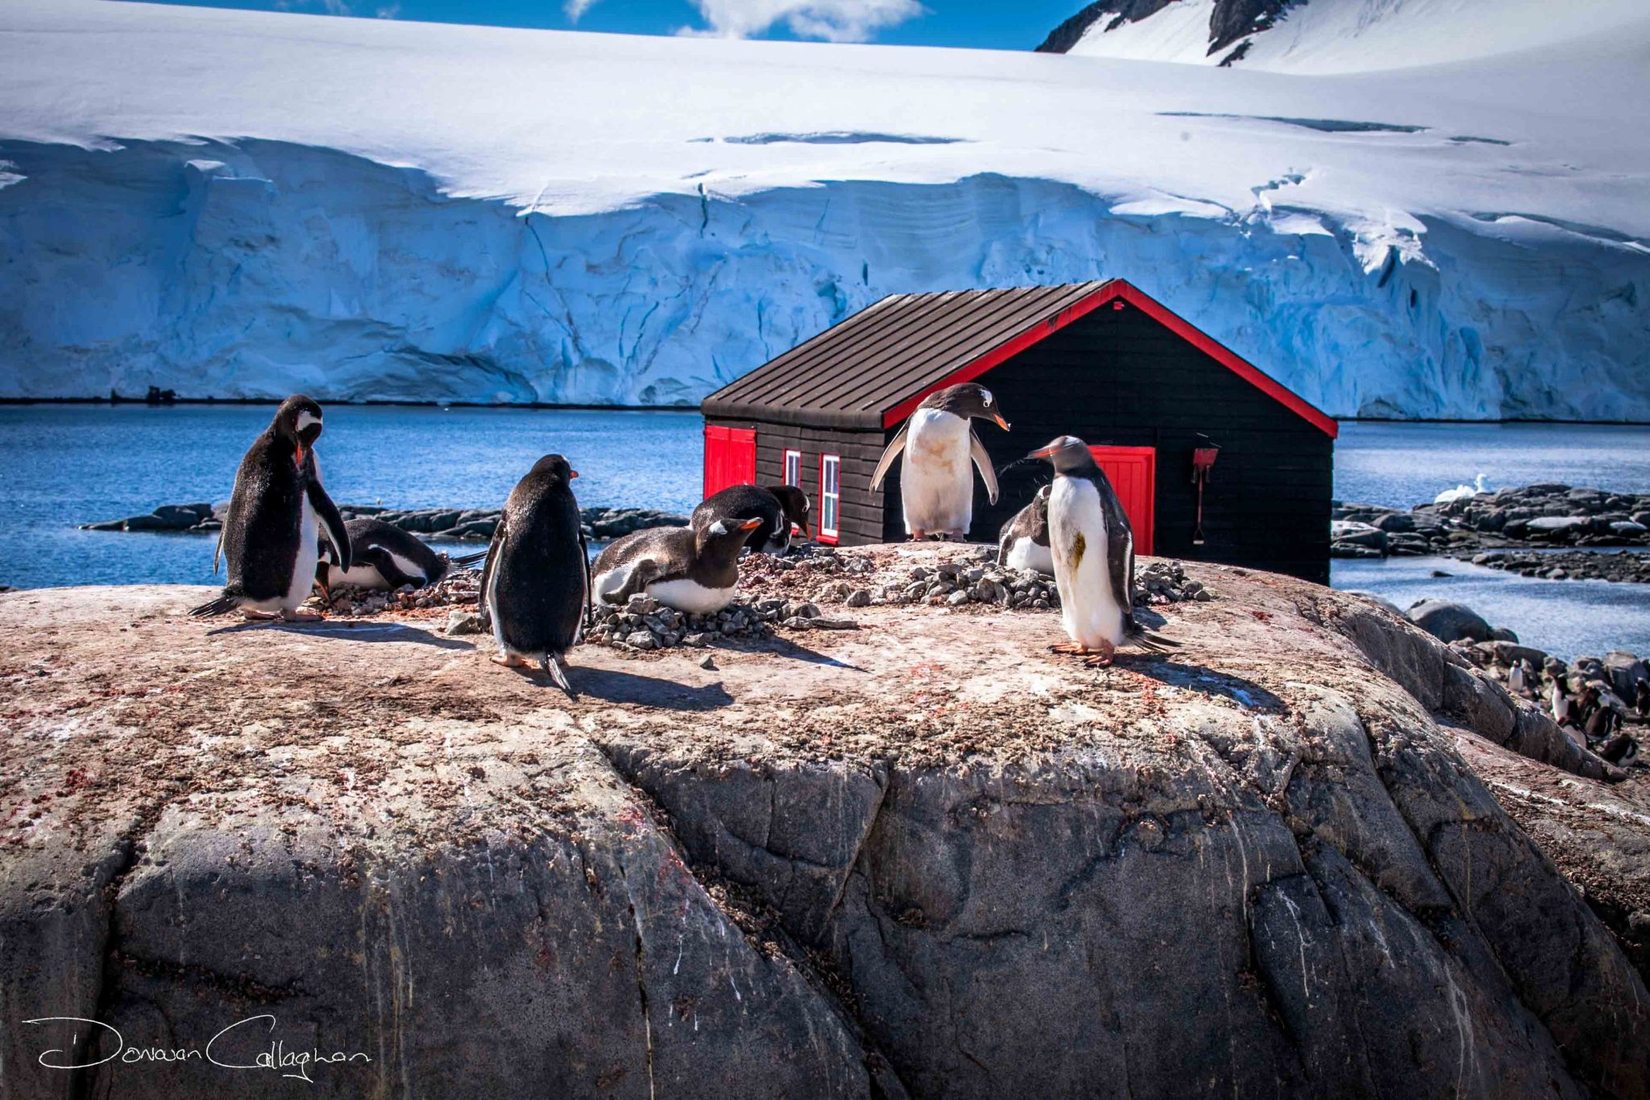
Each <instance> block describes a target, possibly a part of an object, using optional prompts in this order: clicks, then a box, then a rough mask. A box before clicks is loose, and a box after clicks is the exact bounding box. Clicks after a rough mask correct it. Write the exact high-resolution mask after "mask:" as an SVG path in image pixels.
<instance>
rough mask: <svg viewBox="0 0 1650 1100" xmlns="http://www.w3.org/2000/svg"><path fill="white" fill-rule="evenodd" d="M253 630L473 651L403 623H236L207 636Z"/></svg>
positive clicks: (450, 640)
mask: <svg viewBox="0 0 1650 1100" xmlns="http://www.w3.org/2000/svg"><path fill="white" fill-rule="evenodd" d="M250 630H279V631H282V632H284V633H288V634H302V635H303V636H304V637H306V638H336V639H338V640H339V641H346V642H413V643H415V644H417V645H431V646H435V647H436V648H437V649H474V648H475V646H473V645H471V644H470V643H469V642H460V641H456V640H454V639H452V638H442V637H438V636H437V635H434V634H431V633H430V632H429V631H427V630H418V629H416V628H414V627H410V626H404V625H402V624H401V623H371V622H359V623H350V622H318V623H283V622H249V623H237V624H235V625H234V626H224V627H219V628H218V629H217V630H214V631H211V632H210V633H208V635H207V636H208V637H216V636H217V635H219V634H240V633H244V632H246V631H250Z"/></svg>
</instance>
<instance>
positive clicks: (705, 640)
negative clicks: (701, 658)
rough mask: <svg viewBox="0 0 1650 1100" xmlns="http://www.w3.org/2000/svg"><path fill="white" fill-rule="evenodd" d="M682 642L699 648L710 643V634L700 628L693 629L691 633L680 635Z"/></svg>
mask: <svg viewBox="0 0 1650 1100" xmlns="http://www.w3.org/2000/svg"><path fill="white" fill-rule="evenodd" d="M682 644H683V645H690V646H692V647H693V648H695V649H701V648H703V647H704V646H707V645H709V644H710V635H708V634H706V633H705V632H704V631H702V630H697V631H694V632H693V633H692V634H684V635H682Z"/></svg>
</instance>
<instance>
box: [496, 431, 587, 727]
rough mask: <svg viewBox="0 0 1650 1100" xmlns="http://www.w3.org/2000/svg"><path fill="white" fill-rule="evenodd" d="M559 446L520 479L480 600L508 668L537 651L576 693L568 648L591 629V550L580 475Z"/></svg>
mask: <svg viewBox="0 0 1650 1100" xmlns="http://www.w3.org/2000/svg"><path fill="white" fill-rule="evenodd" d="M578 476H579V472H578V471H577V470H575V469H573V468H572V467H570V466H569V465H568V464H567V459H565V458H563V457H562V456H561V455H559V454H551V455H545V456H544V457H543V458H541V459H539V460H538V461H537V462H535V463H534V464H533V468H532V469H531V470H530V471H528V473H527V476H526V477H524V478H522V479H521V480H520V481H518V482H516V487H515V488H514V489H511V490H510V496H509V499H507V500H506V501H505V503H504V512H503V514H502V515H501V516H500V517H499V521H498V526H497V527H495V528H494V529H493V541H492V542H491V544H489V545H488V547H487V564H486V565H484V566H483V567H482V570H481V608H482V611H483V613H484V614H485V615H486V616H487V617H488V618H489V619H490V620H491V622H492V626H493V640H494V641H496V642H497V643H498V656H496V657H494V658H493V660H494V661H495V662H497V663H498V664H501V665H504V666H505V667H507V668H520V667H522V666H524V665H526V664H527V663H528V660H529V659H531V660H533V661H536V662H537V663H538V665H539V667H541V668H542V669H544V673H545V675H546V676H549V677H550V679H551V680H553V681H554V682H555V684H556V686H557V687H559V688H561V689H562V691H564V692H566V693H567V697H568V698H569V699H572V698H576V696H575V694H574V691H573V687H572V685H571V684H569V683H568V682H567V673H566V670H565V667H564V666H565V665H566V662H567V651H568V650H570V649H572V648H573V647H574V646H575V645H577V644H578V643H579V641H580V639H581V638H583V636H584V625H585V616H586V613H587V609H588V608H589V605H590V555H589V552H588V549H587V546H586V544H585V541H584V528H583V527H582V526H581V525H580V523H579V502H578V501H577V500H575V499H574V497H573V486H572V482H573V479H574V478H576V477H578Z"/></svg>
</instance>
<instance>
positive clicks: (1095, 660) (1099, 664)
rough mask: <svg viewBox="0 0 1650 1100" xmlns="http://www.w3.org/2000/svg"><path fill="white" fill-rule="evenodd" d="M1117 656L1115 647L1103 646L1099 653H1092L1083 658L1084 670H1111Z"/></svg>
mask: <svg viewBox="0 0 1650 1100" xmlns="http://www.w3.org/2000/svg"><path fill="white" fill-rule="evenodd" d="M1116 656H1117V649H1116V647H1115V646H1110V645H1107V646H1102V647H1101V648H1100V650H1099V652H1097V653H1090V654H1089V655H1088V656H1086V657H1084V658H1083V667H1084V668H1109V667H1111V663H1112V660H1113V658H1115V657H1116Z"/></svg>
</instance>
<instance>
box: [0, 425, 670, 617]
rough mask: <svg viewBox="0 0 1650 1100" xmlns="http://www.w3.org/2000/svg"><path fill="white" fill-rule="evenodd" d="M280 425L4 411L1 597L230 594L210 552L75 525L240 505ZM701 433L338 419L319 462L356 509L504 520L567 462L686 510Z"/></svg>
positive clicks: (627, 492)
mask: <svg viewBox="0 0 1650 1100" xmlns="http://www.w3.org/2000/svg"><path fill="white" fill-rule="evenodd" d="M272 415H273V409H272V408H270V407H262V406H245V405H233V406H231V405H181V406H176V407H173V408H149V407H146V406H135V405H119V406H113V407H110V406H100V405H35V406H8V407H0V471H3V472H4V473H3V475H0V478H3V480H0V484H3V485H4V488H3V490H0V502H3V504H4V510H5V514H6V516H7V519H8V522H7V523H6V524H5V525H4V526H0V584H8V585H12V586H14V587H19V588H34V587H42V586H46V585H59V584H137V583H154V582H164V583H179V584H213V583H219V584H221V583H222V577H221V576H220V577H218V578H217V579H216V580H214V578H213V576H212V548H213V541H214V540H212V539H210V538H202V537H201V536H199V535H162V534H123V533H114V532H106V531H80V530H76V527H75V525H76V524H80V523H89V522H96V521H98V520H105V519H118V518H121V517H123V516H129V515H134V514H136V513H139V512H147V511H150V510H151V509H153V508H154V507H155V506H156V505H159V504H182V503H189V502H194V501H208V502H215V501H222V500H228V499H229V494H230V492H231V490H232V489H233V488H234V485H235V470H236V467H237V466H239V465H240V461H241V455H242V454H244V453H245V451H246V448H247V445H248V444H250V443H251V442H252V440H253V439H254V438H256V437H257V435H258V433H259V432H261V431H263V429H264V428H265V427H266V426H268V424H269V420H270V417H271V416H272ZM701 424H702V421H701V420H700V418H699V416H698V414H697V413H684V412H629V411H592V412H587V411H566V410H539V409H439V408H418V407H400V406H350V405H334V406H331V407H329V408H328V409H327V411H326V427H325V429H324V431H323V433H322V435H321V438H320V441H319V443H318V445H317V447H316V453H317V455H318V457H319V458H320V461H321V473H322V477H323V479H324V481H325V483H326V486H327V491H328V492H329V493H330V494H331V496H332V499H333V500H335V501H337V502H339V503H340V504H344V503H349V504H381V505H384V506H386V507H391V508H415V507H435V506H443V505H451V506H459V507H489V508H497V507H500V506H501V505H503V503H504V498H505V497H506V496H508V495H509V492H510V489H511V487H512V486H514V485H515V483H516V482H517V481H518V480H519V479H520V478H521V476H522V474H524V473H526V472H527V470H528V469H529V468H530V467H531V466H532V465H533V463H534V462H536V461H537V460H538V459H539V458H540V457H541V456H543V455H545V454H549V453H550V452H552V451H559V452H561V453H562V454H564V455H566V456H567V458H568V460H569V461H570V462H571V463H572V465H573V468H574V469H576V470H578V471H579V478H578V480H576V481H575V482H574V483H573V488H574V491H575V492H576V493H577V495H578V498H579V503H580V504H583V505H587V506H588V505H598V504H599V505H609V506H636V507H649V508H666V509H671V510H676V511H681V512H686V511H688V510H690V509H691V508H692V507H693V505H694V504H696V503H697V502H698V500H699V486H700V464H701V456H702V443H701V441H700V432H701ZM463 545H464V546H466V547H467V548H469V549H472V550H473V549H477V548H479V547H480V546H481V545H482V544H478V543H466V544H463Z"/></svg>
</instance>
